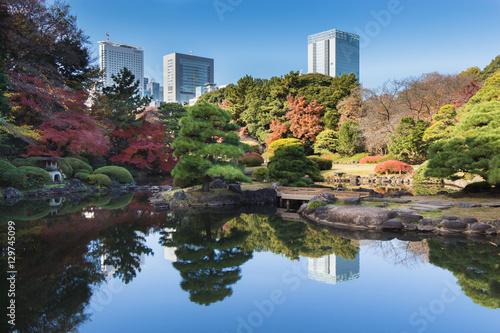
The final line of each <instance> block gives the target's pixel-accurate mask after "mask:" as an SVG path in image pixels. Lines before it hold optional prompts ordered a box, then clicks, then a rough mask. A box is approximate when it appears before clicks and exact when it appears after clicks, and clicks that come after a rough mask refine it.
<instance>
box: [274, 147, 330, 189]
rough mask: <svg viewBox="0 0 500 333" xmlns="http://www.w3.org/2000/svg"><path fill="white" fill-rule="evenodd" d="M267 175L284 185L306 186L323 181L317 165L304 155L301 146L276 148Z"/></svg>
mask: <svg viewBox="0 0 500 333" xmlns="http://www.w3.org/2000/svg"><path fill="white" fill-rule="evenodd" d="M267 176H268V178H269V179H270V180H272V181H278V182H280V183H281V184H282V185H284V186H307V185H311V184H312V183H313V182H321V181H324V178H323V177H322V176H321V173H320V170H319V168H318V165H317V164H316V163H314V162H313V161H311V160H310V159H308V158H307V157H306V155H305V154H304V148H303V147H302V146H285V147H281V148H278V149H277V150H276V151H275V152H274V155H273V156H272V157H271V159H270V162H269V164H268V167H267ZM305 176H309V178H305Z"/></svg>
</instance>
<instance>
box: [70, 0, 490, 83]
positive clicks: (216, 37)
mask: <svg viewBox="0 0 500 333" xmlns="http://www.w3.org/2000/svg"><path fill="white" fill-rule="evenodd" d="M71 11H72V13H73V14H74V15H76V16H77V23H78V26H79V27H80V28H82V29H83V30H84V32H85V33H86V34H87V35H89V37H90V42H91V43H92V48H93V50H94V56H95V57H96V56H97V53H98V52H97V50H96V45H97V44H96V43H97V42H98V41H100V40H104V39H105V38H106V37H105V36H106V33H109V34H110V41H112V42H117V43H126V44H130V45H141V46H142V47H144V52H145V73H144V76H145V77H149V78H154V79H155V81H156V82H163V78H162V75H163V68H162V57H163V55H165V54H170V53H173V52H178V53H185V54H189V53H190V51H193V54H194V55H202V56H204V57H209V58H213V59H215V66H217V72H216V73H215V82H217V84H220V85H223V84H229V83H236V81H237V80H238V79H239V78H241V77H243V76H245V75H247V74H248V75H251V76H253V77H258V78H270V77H272V76H281V75H284V74H287V73H288V72H289V71H301V70H302V71H303V72H304V73H305V72H307V36H309V35H311V34H315V33H318V32H321V31H327V30H331V29H339V30H342V31H348V32H352V33H355V34H359V35H360V63H361V65H360V72H361V77H360V81H361V82H362V83H363V85H364V86H365V87H367V88H375V87H377V86H379V85H381V84H382V83H383V82H384V81H387V80H389V79H394V78H396V79H401V78H404V77H407V76H415V75H420V74H422V73H428V72H433V71H438V72H441V73H445V74H446V73H458V72H460V71H462V70H465V69H466V68H468V67H472V66H479V67H480V68H484V66H486V65H487V64H488V63H489V62H490V61H491V60H492V59H493V58H495V57H496V56H497V55H498V54H500V48H499V47H498V44H499V43H498V40H499V37H498V34H497V33H496V32H497V31H499V30H500V22H498V20H496V17H497V16H498V14H499V13H500V3H499V2H498V1H488V0H485V1H481V2H480V3H474V2H470V1H449V0H445V1H440V2H439V3H436V2H432V1H425V0H422V1H410V0H401V1H397V0H388V1H361V0H359V1H332V2H324V1H312V2H307V3H306V2H303V1H298V0H292V1H287V2H284V1H275V2H272V3H268V2H264V1H260V0H255V1H244V0H231V1H229V0H215V1H198V0H188V1H179V0H167V1H147V2H144V3H143V4H142V5H141V6H136V5H135V2H132V1H127V0H125V1H120V2H118V1H112V0H103V1H99V2H97V1H95V0H73V1H71ZM472 22H473V26H474V29H471V27H470V26H468V24H469V23H471V24H472ZM461 45H462V46H464V45H467V47H460V46H461ZM457 50H460V52H458V51H457Z"/></svg>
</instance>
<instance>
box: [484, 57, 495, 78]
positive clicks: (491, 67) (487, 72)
mask: <svg viewBox="0 0 500 333" xmlns="http://www.w3.org/2000/svg"><path fill="white" fill-rule="evenodd" d="M499 71H500V55H498V56H496V58H495V59H493V60H492V61H491V62H490V63H489V64H488V66H486V67H485V68H484V69H483V70H482V72H481V77H482V78H483V79H487V78H489V77H492V76H493V75H495V74H496V73H498V72H499Z"/></svg>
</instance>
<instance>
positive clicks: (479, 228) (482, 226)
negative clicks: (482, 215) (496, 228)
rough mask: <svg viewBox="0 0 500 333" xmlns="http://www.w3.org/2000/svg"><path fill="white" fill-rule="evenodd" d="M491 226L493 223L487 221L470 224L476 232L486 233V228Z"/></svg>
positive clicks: (472, 230)
mask: <svg viewBox="0 0 500 333" xmlns="http://www.w3.org/2000/svg"><path fill="white" fill-rule="evenodd" d="M491 228H492V227H491V225H489V224H486V223H473V224H471V225H470V231H471V232H472V233H474V234H484V233H485V232H486V230H488V229H491Z"/></svg>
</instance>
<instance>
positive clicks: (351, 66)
mask: <svg viewBox="0 0 500 333" xmlns="http://www.w3.org/2000/svg"><path fill="white" fill-rule="evenodd" d="M307 51H308V56H307V60H308V62H307V69H308V73H321V74H325V75H330V76H340V75H342V74H343V73H346V74H349V73H354V74H355V75H356V77H357V78H358V79H359V35H356V34H352V33H349V32H344V31H340V30H336V29H333V30H329V31H325V32H320V33H318V34H314V35H310V36H309V37H308V39H307Z"/></svg>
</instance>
